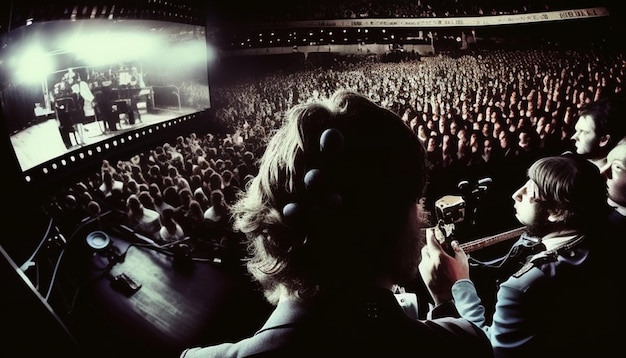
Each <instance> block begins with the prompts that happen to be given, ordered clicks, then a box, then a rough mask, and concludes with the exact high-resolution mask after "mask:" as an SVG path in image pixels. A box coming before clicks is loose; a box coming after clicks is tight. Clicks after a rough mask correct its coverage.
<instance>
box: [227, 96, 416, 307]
mask: <svg viewBox="0 0 626 358" xmlns="http://www.w3.org/2000/svg"><path fill="white" fill-rule="evenodd" d="M285 119H286V121H285V124H284V125H283V127H282V128H280V129H279V130H278V131H277V132H276V133H275V135H274V136H273V137H272V138H271V140H270V141H269V143H268V146H267V148H266V151H265V153H264V155H263V157H262V158H261V159H260V166H259V173H258V175H257V176H256V177H254V179H253V180H252V181H251V182H250V184H249V185H248V187H247V189H246V191H245V192H243V193H242V195H241V196H240V197H239V198H238V200H237V201H236V202H235V203H234V204H233V206H232V208H231V213H232V215H233V220H234V221H233V222H234V227H235V229H237V230H239V231H241V232H243V233H245V235H246V237H247V244H248V251H249V255H250V256H249V259H248V261H247V266H248V270H249V271H250V272H251V273H252V274H253V276H254V277H255V278H257V279H258V280H259V281H260V282H261V283H262V284H263V286H264V288H265V291H266V295H267V296H268V298H269V297H271V295H272V294H273V293H275V292H274V291H275V289H276V288H277V287H278V286H279V285H278V284H282V286H284V287H285V288H286V289H287V290H289V291H290V292H292V293H294V294H296V295H297V296H299V297H300V298H302V299H306V298H308V297H311V296H313V295H315V294H316V293H317V292H318V290H319V289H320V288H322V287H325V286H328V287H335V286H346V285H348V286H349V285H351V284H359V283H360V282H365V281H371V280H373V279H375V277H376V275H377V274H378V273H379V272H380V271H381V269H385V270H389V269H391V270H392V271H394V272H393V273H394V274H395V273H398V274H400V272H401V271H403V270H408V269H409V268H407V267H404V266H403V265H405V266H406V265H409V264H408V263H406V262H403V257H402V255H404V256H407V255H409V256H411V255H413V253H411V252H408V253H407V252H403V249H402V248H400V247H399V246H401V242H400V241H401V240H402V239H401V237H403V235H402V233H401V230H405V229H406V222H407V219H408V212H409V209H410V205H415V203H416V202H417V201H418V199H419V198H420V197H421V196H422V194H423V191H424V186H425V183H426V169H425V168H426V167H425V151H424V148H423V147H422V144H421V142H420V141H419V140H418V138H417V136H416V134H415V133H414V132H413V131H412V130H411V129H410V128H409V127H408V125H407V124H406V123H405V122H403V121H402V119H401V118H400V117H398V116H397V115H396V114H394V113H392V112H391V111H389V110H387V109H384V108H382V107H380V106H378V105H376V104H375V103H374V102H372V101H371V100H370V99H368V98H366V97H364V96H362V95H360V94H357V93H354V92H350V91H340V92H337V93H335V94H334V96H332V98H330V99H329V100H327V101H318V102H310V103H306V104H300V105H297V106H295V107H293V108H292V109H291V110H290V111H289V112H288V113H287V114H286V118H285ZM329 129H330V131H327V130H329ZM329 132H332V133H330V135H329V136H327V134H329ZM322 137H324V139H322ZM329 137H330V138H329ZM305 182H306V183H305ZM405 249H406V247H405V248H404V251H407V250H405ZM408 251H411V250H408ZM418 258H419V254H418ZM404 261H406V260H404ZM410 264H411V265H413V264H415V265H416V262H414V261H412V262H411V263H410ZM414 269H415V268H413V270H414ZM395 271H397V272H395Z"/></svg>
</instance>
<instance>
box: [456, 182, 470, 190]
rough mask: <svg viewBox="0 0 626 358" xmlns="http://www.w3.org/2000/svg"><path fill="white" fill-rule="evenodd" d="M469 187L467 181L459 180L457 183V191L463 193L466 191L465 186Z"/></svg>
mask: <svg viewBox="0 0 626 358" xmlns="http://www.w3.org/2000/svg"><path fill="white" fill-rule="evenodd" d="M468 185H469V181H467V180H461V181H460V182H459V184H457V188H459V190H461V191H465V189H467V186H468Z"/></svg>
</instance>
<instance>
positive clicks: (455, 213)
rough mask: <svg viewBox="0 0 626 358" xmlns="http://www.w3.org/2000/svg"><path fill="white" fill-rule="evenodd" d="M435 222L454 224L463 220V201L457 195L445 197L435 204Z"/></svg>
mask: <svg viewBox="0 0 626 358" xmlns="http://www.w3.org/2000/svg"><path fill="white" fill-rule="evenodd" d="M435 212H436V215H437V220H439V221H443V223H444V224H454V223H458V222H461V221H463V220H464V219H465V200H464V199H463V197H462V196H459V195H445V196H443V197H441V198H440V199H439V200H437V201H436V202H435Z"/></svg>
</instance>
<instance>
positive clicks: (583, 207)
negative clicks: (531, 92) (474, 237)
mask: <svg viewBox="0 0 626 358" xmlns="http://www.w3.org/2000/svg"><path fill="white" fill-rule="evenodd" d="M527 173H528V181H527V182H526V183H525V184H524V185H523V186H522V187H521V188H519V189H518V190H517V191H516V192H515V193H514V194H513V200H514V207H515V212H516V214H515V215H516V218H517V219H518V220H519V222H520V223H522V224H523V225H524V226H525V228H526V231H527V233H528V234H529V235H531V236H532V237H535V238H536V239H535V240H534V244H527V245H524V246H518V247H520V248H526V249H528V251H527V253H528V256H527V257H526V258H525V260H523V261H522V262H520V264H519V266H518V267H516V269H515V270H514V271H513V273H512V274H511V275H510V276H508V278H507V279H506V280H504V282H502V283H501V284H500V286H499V288H498V290H497V297H496V303H495V308H494V314H493V317H488V316H486V315H485V307H483V306H482V304H481V299H480V298H479V296H478V294H477V290H476V288H475V286H474V284H473V282H472V281H471V280H470V277H469V265H468V255H467V254H466V253H465V252H464V251H463V249H461V248H460V246H459V243H458V242H456V241H453V243H452V247H453V249H454V252H453V256H450V255H448V254H446V253H445V252H443V251H442V250H441V246H440V244H439V241H438V240H436V239H435V236H437V235H436V234H437V233H436V232H433V230H432V229H430V230H429V231H427V245H426V246H424V248H423V249H422V261H421V263H420V266H419V269H420V273H421V274H422V277H423V279H424V282H425V283H426V285H427V287H428V289H429V291H430V293H431V295H432V297H433V300H434V302H435V304H438V305H454V306H455V307H456V309H457V310H458V311H459V313H460V314H461V316H462V317H464V318H467V319H469V320H470V321H472V322H474V323H475V324H476V325H478V326H480V327H481V328H482V329H483V330H484V331H485V332H486V333H487V335H488V337H489V339H490V340H491V343H492V346H493V349H494V354H495V356H496V357H556V356H559V357H592V356H597V354H598V353H599V352H611V356H624V355H619V354H617V355H616V352H617V351H616V350H611V349H612V348H614V349H617V347H616V346H612V348H611V347H608V346H607V345H609V344H612V342H613V338H611V337H612V336H613V335H615V332H616V331H617V324H616V321H617V319H616V318H615V316H616V315H615V313H616V312H617V310H615V311H614V310H613V309H614V308H615V307H616V305H615V302H616V296H615V292H614V291H615V288H614V287H616V282H615V279H613V278H614V277H616V275H614V273H613V272H611V271H609V270H605V268H606V267H607V266H605V265H610V262H608V261H610V260H608V258H609V255H608V251H610V250H620V251H621V249H620V248H618V247H607V246H608V245H604V244H605V242H606V241H605V240H606V238H605V235H606V234H609V235H610V234H611V233H608V232H606V231H607V230H606V229H605V228H606V227H607V226H606V218H607V213H608V207H607V204H606V185H605V182H604V180H603V178H602V176H601V174H600V172H599V170H598V168H597V166H595V165H594V164H593V163H592V162H590V161H587V160H585V159H582V158H580V157H577V156H575V155H572V154H564V155H561V156H553V157H546V158H542V159H539V160H537V161H535V162H534V163H533V164H532V165H531V166H530V168H529V169H528V172H527ZM522 240H526V239H522ZM528 240H531V239H528ZM531 241H533V240H531ZM520 244H521V242H517V243H516V245H520ZM522 255H523V256H525V255H524V254H522ZM607 349H608V350H607Z"/></svg>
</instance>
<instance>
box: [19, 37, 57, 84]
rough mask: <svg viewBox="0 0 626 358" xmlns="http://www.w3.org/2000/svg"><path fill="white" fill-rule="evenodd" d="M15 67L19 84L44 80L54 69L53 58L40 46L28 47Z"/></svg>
mask: <svg viewBox="0 0 626 358" xmlns="http://www.w3.org/2000/svg"><path fill="white" fill-rule="evenodd" d="M14 65H15V66H16V70H15V75H16V79H17V80H18V82H28V83H34V82H37V81H41V80H42V79H44V78H45V77H46V76H47V75H48V74H49V73H50V72H52V70H53V68H54V63H53V61H52V57H50V56H48V55H47V54H46V53H45V52H44V51H43V49H42V48H41V47H40V46H38V45H32V46H30V47H28V48H27V49H26V50H24V52H23V53H22V54H21V55H19V57H18V58H17V59H16V61H15V63H14Z"/></svg>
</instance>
